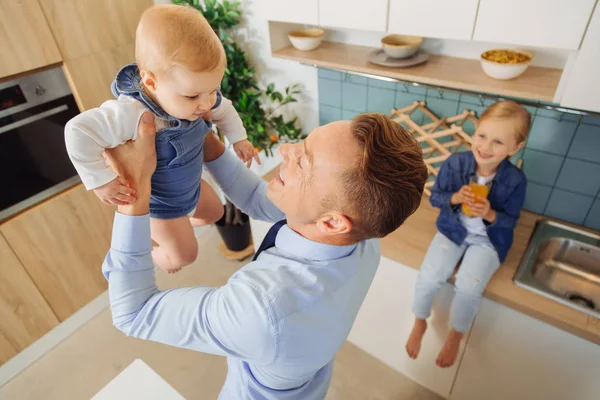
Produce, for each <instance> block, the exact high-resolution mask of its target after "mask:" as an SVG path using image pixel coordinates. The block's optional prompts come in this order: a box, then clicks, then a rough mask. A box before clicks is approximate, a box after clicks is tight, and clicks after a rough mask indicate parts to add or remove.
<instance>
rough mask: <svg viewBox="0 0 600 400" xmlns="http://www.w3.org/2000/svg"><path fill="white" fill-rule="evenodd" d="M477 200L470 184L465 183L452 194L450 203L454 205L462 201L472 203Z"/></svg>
mask: <svg viewBox="0 0 600 400" xmlns="http://www.w3.org/2000/svg"><path fill="white" fill-rule="evenodd" d="M474 200H475V195H474V194H473V192H472V191H471V188H470V187H469V185H465V186H463V187H461V188H460V190H459V191H458V192H456V193H454V194H453V195H452V197H451V198H450V204H452V205H453V206H455V205H458V204H462V203H467V204H469V203H472V202H473V201H474Z"/></svg>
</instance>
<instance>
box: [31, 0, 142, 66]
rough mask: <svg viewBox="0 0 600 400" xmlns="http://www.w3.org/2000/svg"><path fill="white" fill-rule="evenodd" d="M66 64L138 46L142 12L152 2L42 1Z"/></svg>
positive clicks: (138, 0)
mask: <svg viewBox="0 0 600 400" xmlns="http://www.w3.org/2000/svg"><path fill="white" fill-rule="evenodd" d="M39 2H40V5H41V6H42V9H43V10H44V14H45V15H46V18H47V20H48V23H49V24H50V28H51V29H52V33H53V34H54V38H55V40H56V44H57V45H58V48H59V49H60V52H61V54H62V55H63V58H64V59H65V60H73V59H76V58H80V57H84V56H88V55H90V54H95V53H100V52H102V51H104V50H109V49H113V48H117V47H120V46H123V45H126V44H129V43H133V42H135V30H136V28H137V24H138V22H139V20H140V16H141V15H142V12H144V10H145V9H146V8H148V7H150V6H151V5H152V4H153V2H152V0H128V1H116V0H103V1H89V0H87V1H81V0H39Z"/></svg>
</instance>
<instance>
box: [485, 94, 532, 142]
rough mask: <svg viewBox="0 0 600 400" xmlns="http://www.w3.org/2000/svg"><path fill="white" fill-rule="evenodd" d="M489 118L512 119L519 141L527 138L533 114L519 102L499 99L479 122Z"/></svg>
mask: <svg viewBox="0 0 600 400" xmlns="http://www.w3.org/2000/svg"><path fill="white" fill-rule="evenodd" d="M489 118H500V119H507V120H510V121H512V123H513V126H514V128H515V132H514V133H515V135H516V137H517V143H522V142H524V141H525V140H527V135H528V134H529V125H530V124H531V114H529V112H528V111H527V110H526V109H525V107H523V106H522V105H520V104H519V103H517V102H515V101H512V100H504V101H498V102H496V103H494V104H492V105H491V106H489V107H488V108H487V109H486V110H485V111H484V112H483V114H481V117H480V118H479V122H481V121H485V120H486V119H489Z"/></svg>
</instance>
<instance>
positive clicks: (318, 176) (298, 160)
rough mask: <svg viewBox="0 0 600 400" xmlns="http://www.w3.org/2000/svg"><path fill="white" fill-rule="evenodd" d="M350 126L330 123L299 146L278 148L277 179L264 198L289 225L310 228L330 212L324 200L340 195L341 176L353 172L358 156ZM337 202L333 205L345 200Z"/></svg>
mask: <svg viewBox="0 0 600 400" xmlns="http://www.w3.org/2000/svg"><path fill="white" fill-rule="evenodd" d="M351 126H352V125H351V122H350V121H337V122H332V123H330V124H328V125H324V126H321V127H318V128H316V129H315V130H313V131H312V132H311V134H310V135H309V136H308V138H307V139H306V140H305V141H304V142H302V143H296V144H285V145H282V146H281V147H280V148H279V153H280V155H281V158H282V164H281V169H280V175H279V176H277V177H276V178H274V179H272V180H271V182H269V186H268V187H267V196H268V198H269V199H270V200H271V201H272V202H273V203H275V205H277V207H279V208H280V209H281V210H282V211H283V212H284V213H285V214H286V217H287V219H288V221H294V222H296V223H300V224H311V223H313V222H315V221H316V220H317V219H318V218H319V217H320V216H321V215H322V214H323V213H325V212H328V211H332V210H325V209H324V208H323V204H322V203H323V199H325V198H329V197H330V196H333V198H337V197H338V196H341V195H342V193H341V190H340V189H341V187H340V179H341V177H342V173H343V172H346V171H348V170H350V169H351V168H353V167H354V166H355V165H356V162H357V160H358V156H359V147H358V144H357V143H356V141H355V139H354V138H353V137H352V132H351ZM340 200H341V202H339V201H338V202H336V203H338V204H340V203H341V204H344V201H345V200H346V199H340ZM336 211H340V212H341V210H336Z"/></svg>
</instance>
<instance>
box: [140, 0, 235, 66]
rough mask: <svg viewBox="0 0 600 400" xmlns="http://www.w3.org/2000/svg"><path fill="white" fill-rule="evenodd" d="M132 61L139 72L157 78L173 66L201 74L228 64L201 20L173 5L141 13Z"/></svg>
mask: <svg viewBox="0 0 600 400" xmlns="http://www.w3.org/2000/svg"><path fill="white" fill-rule="evenodd" d="M135 59H136V62H137V64H138V67H139V68H140V69H146V70H149V71H151V72H152V73H154V74H158V75H161V74H163V73H165V72H167V71H168V70H169V68H171V67H172V66H174V65H180V66H183V67H185V68H187V69H188V70H190V71H193V72H204V71H212V70H214V69H215V68H217V67H219V66H225V65H226V63H227V58H226V56H225V50H224V49H223V45H222V44H221V41H220V40H219V38H218V37H217V35H216V34H215V32H214V31H213V30H212V28H211V27H210V25H209V23H208V21H206V19H205V18H204V16H203V15H202V14H200V12H199V11H198V10H196V9H194V8H192V7H187V6H178V5H174V4H159V5H155V6H152V7H150V8H148V9H147V10H146V11H144V13H143V14H142V17H141V18H140V22H139V24H138V26H137V30H136V35H135Z"/></svg>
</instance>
